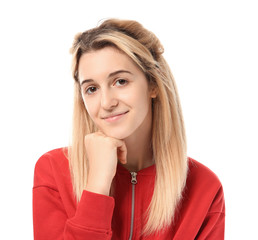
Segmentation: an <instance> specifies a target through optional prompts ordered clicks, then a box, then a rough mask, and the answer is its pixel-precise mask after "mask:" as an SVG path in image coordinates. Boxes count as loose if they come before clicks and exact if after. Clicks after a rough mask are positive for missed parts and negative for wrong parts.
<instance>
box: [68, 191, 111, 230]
mask: <svg viewBox="0 0 258 240" xmlns="http://www.w3.org/2000/svg"><path fill="white" fill-rule="evenodd" d="M114 206H115V201H114V198H113V197H110V196H106V195H102V194H98V193H93V192H89V191H86V190H84V191H83V193H82V197H81V200H80V202H79V204H78V206H77V211H76V214H75V216H74V218H73V222H74V223H77V224H78V225H81V226H84V227H90V228H98V229H111V221H112V216H113V211H114Z"/></svg>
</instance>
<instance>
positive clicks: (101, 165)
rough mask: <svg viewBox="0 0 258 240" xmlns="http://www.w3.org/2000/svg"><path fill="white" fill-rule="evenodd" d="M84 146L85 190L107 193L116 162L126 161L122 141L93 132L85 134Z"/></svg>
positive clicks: (125, 151)
mask: <svg viewBox="0 0 258 240" xmlns="http://www.w3.org/2000/svg"><path fill="white" fill-rule="evenodd" d="M85 148H86V154H87V158H88V162H89V174H88V181H87V185H86V190H88V191H91V192H96V193H100V194H105V195H109V190H110V186H111V183H112V180H113V178H114V176H115V174H116V168H117V162H118V161H120V162H121V163H122V164H125V163H126V155H127V149H126V145H125V143H124V141H122V140H119V139H116V138H112V137H108V136H106V135H104V134H103V133H102V132H95V133H92V134H88V135H86V136H85Z"/></svg>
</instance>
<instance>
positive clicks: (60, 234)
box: [33, 159, 114, 240]
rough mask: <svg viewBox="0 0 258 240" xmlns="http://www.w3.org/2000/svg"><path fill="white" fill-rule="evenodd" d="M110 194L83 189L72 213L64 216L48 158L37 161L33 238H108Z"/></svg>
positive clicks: (109, 237) (109, 229)
mask: <svg viewBox="0 0 258 240" xmlns="http://www.w3.org/2000/svg"><path fill="white" fill-rule="evenodd" d="M113 210H114V199H113V197H109V196H105V195H101V194H97V193H92V192H89V191H83V194H82V197H81V200H80V202H79V203H78V206H77V209H76V212H75V215H74V216H73V217H71V218H68V216H67V212H66V211H65V207H64V204H63V201H62V198H61V196H60V193H59V191H58V188H57V187H56V184H55V179H54V177H53V174H51V166H50V164H49V161H46V160H45V161H42V159H41V160H40V161H38V162H37V164H36V167H35V173H34V187H33V225H34V239H35V240H43V239H44V240H45V239H48V240H61V239H63V240H82V239H96V240H104V239H111V237H112V230H111V221H112V216H113Z"/></svg>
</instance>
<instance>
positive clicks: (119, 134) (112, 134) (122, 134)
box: [103, 129, 132, 140]
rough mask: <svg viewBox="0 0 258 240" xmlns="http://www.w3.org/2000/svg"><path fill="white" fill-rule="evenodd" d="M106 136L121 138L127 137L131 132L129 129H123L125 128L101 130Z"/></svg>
mask: <svg viewBox="0 0 258 240" xmlns="http://www.w3.org/2000/svg"><path fill="white" fill-rule="evenodd" d="M103 132H104V133H105V134H106V135H107V136H108V137H113V138H116V139H120V140H123V139H125V138H127V137H129V136H130V135H131V134H132V133H131V132H129V131H125V130H121V129H120V130H119V129H117V130H110V131H103Z"/></svg>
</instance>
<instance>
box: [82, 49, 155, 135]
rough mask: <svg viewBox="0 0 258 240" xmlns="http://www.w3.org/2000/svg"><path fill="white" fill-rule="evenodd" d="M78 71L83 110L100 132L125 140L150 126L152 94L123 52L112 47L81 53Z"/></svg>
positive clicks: (139, 70)
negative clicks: (84, 108)
mask: <svg viewBox="0 0 258 240" xmlns="http://www.w3.org/2000/svg"><path fill="white" fill-rule="evenodd" d="M78 73H79V81H80V84H81V92H82V97H83V101H84V104H85V107H86V110H87V112H88V114H89V116H90V117H91V119H92V120H93V122H94V123H95V125H96V126H97V127H98V129H99V130H100V131H102V132H103V133H104V134H106V135H107V136H110V137H114V138H118V139H125V138H127V137H129V136H131V135H132V134H134V133H135V132H137V131H138V134H139V131H146V129H144V128H147V127H148V126H150V125H151V115H152V114H151V98H152V97H155V93H154V92H153V91H151V90H150V88H149V86H148V82H147V79H146V77H145V75H144V73H143V72H142V71H141V69H140V68H139V67H138V66H137V65H136V64H135V63H134V62H133V61H132V60H131V59H130V58H129V57H128V56H127V55H126V54H124V53H122V52H121V51H119V50H117V49H116V48H114V47H105V48H103V49H101V50H97V51H93V52H89V53H85V54H84V55H82V57H81V59H80V62H79V68H78Z"/></svg>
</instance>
